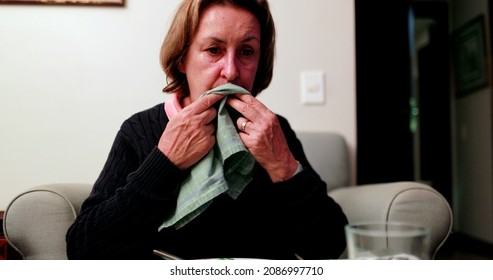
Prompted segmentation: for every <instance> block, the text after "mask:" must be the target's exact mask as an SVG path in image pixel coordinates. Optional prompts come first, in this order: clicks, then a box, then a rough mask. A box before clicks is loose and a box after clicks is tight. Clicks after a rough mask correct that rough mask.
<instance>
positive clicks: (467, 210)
mask: <svg viewBox="0 0 493 280" xmlns="http://www.w3.org/2000/svg"><path fill="white" fill-rule="evenodd" d="M451 3H452V5H451V12H452V28H453V30H455V29H457V28H459V27H461V26H463V25H464V24H465V23H467V22H469V21H470V20H472V19H473V18H475V17H477V16H478V15H480V14H483V15H484V16H485V21H486V22H485V25H486V26H485V27H486V31H485V35H486V41H487V60H488V64H489V67H490V72H489V73H490V75H491V73H492V72H491V55H492V54H491V38H490V36H491V30H489V26H488V22H489V21H488V20H489V19H490V18H491V16H489V15H488V0H453V1H451ZM491 95H492V91H491V86H489V87H486V88H483V89H481V90H478V91H476V92H474V93H471V94H469V95H467V96H464V97H462V98H459V99H454V100H453V101H454V102H453V105H454V106H453V108H454V114H453V118H454V124H455V126H454V129H455V134H454V135H455V138H454V156H455V161H454V174H455V178H454V186H453V208H454V222H455V229H456V231H458V232H462V233H465V234H467V235H469V236H472V237H475V238H477V239H480V240H482V241H486V242H489V243H492V244H493V162H492V156H493V151H492V147H493V136H492V129H493V122H492V119H491V118H492V116H493V114H492V104H493V101H492V96H491Z"/></svg>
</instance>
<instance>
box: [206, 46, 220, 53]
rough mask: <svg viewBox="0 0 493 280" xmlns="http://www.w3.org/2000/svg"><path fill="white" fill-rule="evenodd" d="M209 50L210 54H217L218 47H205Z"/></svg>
mask: <svg viewBox="0 0 493 280" xmlns="http://www.w3.org/2000/svg"><path fill="white" fill-rule="evenodd" d="M207 50H208V51H209V53H211V54H218V53H219V48H217V47H210V48H208V49H207Z"/></svg>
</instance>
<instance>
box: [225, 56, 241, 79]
mask: <svg viewBox="0 0 493 280" xmlns="http://www.w3.org/2000/svg"><path fill="white" fill-rule="evenodd" d="M239 73H240V72H239V69H238V64H237V60H236V56H235V55H232V54H228V55H226V56H225V57H224V63H223V68H222V71H221V76H223V78H224V79H226V80H227V81H228V82H232V81H234V80H235V79H236V78H238V76H239Z"/></svg>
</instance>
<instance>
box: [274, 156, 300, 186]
mask: <svg viewBox="0 0 493 280" xmlns="http://www.w3.org/2000/svg"><path fill="white" fill-rule="evenodd" d="M289 167H290V168H288V169H284V170H283V171H284V172H283V174H282V175H280V176H274V177H273V176H271V179H272V182H274V183H280V182H284V181H287V180H289V179H291V178H293V177H294V176H296V175H298V173H300V172H301V171H303V165H301V163H300V162H299V161H297V160H295V161H294V164H289Z"/></svg>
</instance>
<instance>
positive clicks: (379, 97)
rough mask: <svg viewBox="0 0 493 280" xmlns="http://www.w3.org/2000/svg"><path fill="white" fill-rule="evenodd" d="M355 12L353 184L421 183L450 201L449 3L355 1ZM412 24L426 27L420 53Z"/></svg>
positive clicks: (406, 0) (380, 0)
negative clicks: (355, 182)
mask: <svg viewBox="0 0 493 280" xmlns="http://www.w3.org/2000/svg"><path fill="white" fill-rule="evenodd" d="M355 8H356V80H357V93H356V95H357V96H356V99H357V104H356V106H357V109H356V110H357V182H358V184H370V183H381V182H392V181H424V182H426V183H428V184H430V185H432V186H433V187H434V188H435V189H437V190H438V191H439V192H441V193H442V194H443V195H444V196H445V197H446V198H447V200H449V202H450V201H451V189H452V187H451V178H452V175H451V132H450V127H451V124H450V90H449V45H448V7H447V3H444V2H432V1H426V2H421V1H420V2H413V1H411V0H404V1H395V0H379V1H367V0H356V1H355ZM416 19H421V20H424V21H425V22H427V23H428V24H427V25H425V27H426V28H427V30H426V32H427V35H429V37H428V40H427V42H426V44H422V45H420V49H419V50H417V49H415V43H416V42H415V36H414V35H415V34H414V33H413V32H414V29H413V27H415V20H416ZM421 22H422V21H421ZM421 26H422V25H421ZM416 75H417V76H416Z"/></svg>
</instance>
